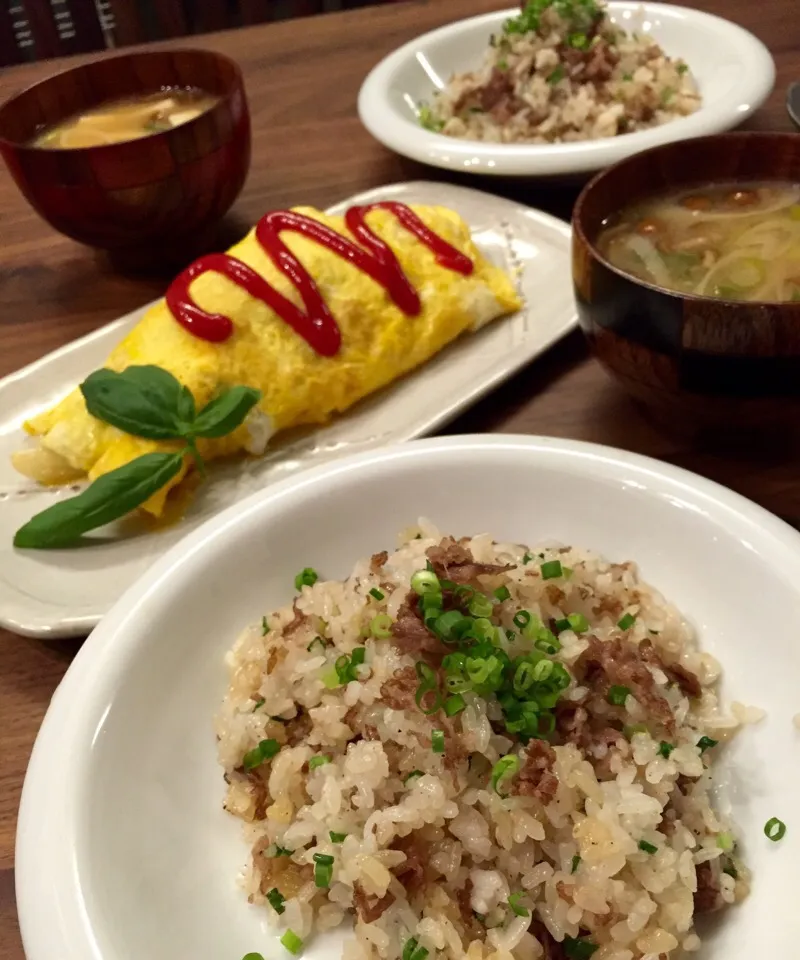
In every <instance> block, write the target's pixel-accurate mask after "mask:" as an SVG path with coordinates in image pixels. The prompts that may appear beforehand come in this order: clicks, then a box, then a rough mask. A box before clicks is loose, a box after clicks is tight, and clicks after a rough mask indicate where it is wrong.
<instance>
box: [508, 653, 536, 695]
mask: <svg viewBox="0 0 800 960" xmlns="http://www.w3.org/2000/svg"><path fill="white" fill-rule="evenodd" d="M537 666H538V664H535V663H531V662H530V660H523V661H522V663H521V664H520V665H519V666H518V667H517V669H516V670H515V671H514V679H513V680H512V681H511V683H512V686H513V688H514V693H516V694H523V693H525V691H526V690H528V689H529V688H530V687H532V686H533V685H534V683H536V677H535V676H534V670H535V669H536V667H537Z"/></svg>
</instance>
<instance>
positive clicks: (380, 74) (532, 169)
mask: <svg viewBox="0 0 800 960" xmlns="http://www.w3.org/2000/svg"><path fill="white" fill-rule="evenodd" d="M774 77H775V67H774V64H773V61H772V58H771V56H770V54H769V52H768V51H767V49H766V48H765V47H764V45H763V44H762V43H761V42H760V41H759V40H757V39H756V38H755V37H754V36H752V35H751V34H749V33H748V32H747V31H745V30H743V29H742V28H741V27H739V26H737V25H735V24H732V23H729V22H728V21H726V20H722V19H721V18H719V17H715V16H712V15H710V14H707V13H703V12H701V11H698V10H691V9H688V8H684V7H673V6H669V5H666V4H660V3H643V4H639V3H635V2H629V0H611V2H609V3H608V4H605V3H603V2H602V0H524V2H523V3H522V4H521V5H520V6H519V7H517V8H510V9H508V10H504V11H500V12H498V13H491V14H486V15H483V16H479V17H473V18H472V19H469V20H463V21H459V22H457V23H453V24H451V25H449V26H444V27H441V28H439V29H438V30H434V31H432V32H431V33H427V34H424V35H423V36H421V37H419V38H418V39H416V40H413V41H411V42H410V43H408V44H406V45H405V46H403V47H401V48H400V49H399V50H397V51H395V52H394V53H393V54H390V55H389V56H388V57H387V58H386V59H385V60H383V61H382V62H381V63H380V64H379V65H378V66H377V67H375V69H374V70H373V71H372V72H371V73H370V75H369V76H368V77H367V79H366V80H365V82H364V84H363V86H362V89H361V92H360V94H359V114H360V117H361V120H362V122H363V123H364V124H365V126H366V127H367V128H368V129H369V130H370V132H371V133H372V134H373V135H374V136H375V137H377V139H379V140H381V141H382V142H383V143H384V144H385V145H386V146H388V147H390V148H391V149H393V150H396V151H397V152H399V153H401V154H404V155H406V156H409V157H412V158H413V159H416V160H421V161H423V162H427V163H431V164H434V165H436V166H441V167H446V168H451V169H459V170H467V171H468V172H471V173H487V174H496V175H535V176H553V175H565V174H573V173H582V172H588V171H593V170H598V169H601V168H602V167H604V166H608V165H610V164H611V163H614V162H616V161H618V160H621V159H623V158H624V157H626V156H629V155H630V154H632V153H636V152H639V151H641V150H645V149H647V148H648V147H654V146H658V145H660V144H663V143H668V142H671V141H673V140H680V139H686V138H688V137H695V136H702V135H707V134H713V133H719V132H721V131H723V130H728V129H730V128H731V127H734V126H736V125H738V124H739V123H741V122H742V121H743V120H744V119H746V117H747V116H749V114H750V113H752V112H753V111H754V110H755V109H757V108H758V107H759V106H760V105H761V103H763V101H764V100H765V99H766V97H767V96H768V94H769V92H770V91H771V89H772V86H773V83H774Z"/></svg>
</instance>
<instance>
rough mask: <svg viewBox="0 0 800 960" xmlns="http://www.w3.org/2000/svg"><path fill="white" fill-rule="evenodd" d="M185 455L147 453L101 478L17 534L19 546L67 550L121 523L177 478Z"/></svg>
mask: <svg viewBox="0 0 800 960" xmlns="http://www.w3.org/2000/svg"><path fill="white" fill-rule="evenodd" d="M182 465H183V453H146V454H144V455H143V456H141V457H137V458H136V459H135V460H131V462H130V463H126V464H125V466H123V467H118V468H117V469H116V470H112V471H111V472H110V473H106V474H103V476H102V477H98V478H97V480H95V481H94V483H92V484H91V486H89V487H88V488H87V489H86V490H84V491H83V493H79V494H78V496H77V497H71V498H70V499H69V500H62V501H61V502H60V503H55V504H53V506H52V507H48V508H47V510H42V512H41V513H37V514H36V516H35V517H32V518H31V519H30V520H29V521H28V522H27V523H26V524H25V525H24V526H22V527H20V528H19V530H17V532H16V534H15V535H14V546H15V547H27V548H29V549H45V548H48V547H50V548H52V547H66V546H69V544H71V543H73V542H74V541H75V540H77V539H78V538H79V537H80V536H82V535H83V534H84V533H87V532H88V531H89V530H94V529H95V528H96V527H102V526H104V525H105V524H107V523H111V521H112V520H118V519H119V518H120V517H124V516H125V514H126V513H130V511H131V510H133V509H134V508H135V507H138V506H140V505H141V504H143V503H144V502H145V500H147V499H149V498H150V497H151V496H152V495H153V494H154V493H156V492H157V491H158V490H160V489H161V488H162V487H163V486H164V484H165V483H168V482H169V481H170V480H172V478H173V477H175V476H177V474H178V472H179V471H180V469H181V466H182Z"/></svg>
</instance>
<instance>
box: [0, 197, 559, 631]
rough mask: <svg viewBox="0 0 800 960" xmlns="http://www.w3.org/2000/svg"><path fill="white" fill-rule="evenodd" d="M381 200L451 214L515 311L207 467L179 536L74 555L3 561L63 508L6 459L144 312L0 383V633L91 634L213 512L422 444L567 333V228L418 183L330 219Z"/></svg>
mask: <svg viewBox="0 0 800 960" xmlns="http://www.w3.org/2000/svg"><path fill="white" fill-rule="evenodd" d="M388 199H393V200H402V201H405V202H406V203H430V204H444V205H445V206H448V207H452V208H453V209H454V210H457V211H458V212H459V213H460V214H461V215H462V216H463V217H464V219H465V220H466V222H467V223H468V224H469V226H470V228H471V229H472V235H473V238H474V240H475V242H476V244H477V245H478V247H479V248H480V249H481V251H482V252H483V253H484V254H485V255H486V256H487V257H489V258H490V259H491V260H492V261H493V262H495V263H497V264H500V265H502V266H504V267H505V268H506V269H507V270H509V272H511V273H512V274H514V275H515V276H516V278H517V282H518V286H519V290H520V293H521V294H522V297H523V300H524V301H525V306H524V307H523V309H522V310H520V311H519V312H518V313H516V314H515V315H514V316H512V317H507V318H505V319H503V320H500V321H498V322H497V323H493V324H489V325H488V326H487V327H485V328H484V329H483V330H481V331H479V332H478V333H475V334H470V335H469V336H464V337H462V338H461V339H460V340H459V341H458V342H457V343H454V344H452V345H451V346H450V347H448V348H447V349H446V350H443V351H442V353H440V354H439V356H437V357H434V358H433V359H432V360H431V361H430V362H428V363H426V364H425V365H424V366H423V367H420V369H418V370H416V371H414V372H413V373H411V374H409V375H408V376H407V377H404V378H403V379H402V380H400V381H398V382H397V383H395V384H393V385H391V386H390V387H388V388H387V389H385V390H381V391H380V392H379V393H377V394H376V395H375V396H373V397H370V398H369V399H367V400H365V401H363V402H362V403H359V404H357V405H356V406H355V407H354V408H353V409H352V410H350V411H348V412H347V413H345V414H344V415H342V416H340V417H337V418H335V419H334V420H333V421H332V422H331V423H330V424H329V425H328V426H325V427H320V428H318V429H314V430H309V431H306V432H304V433H302V434H300V435H296V434H295V435H287V436H284V437H279V438H277V439H276V441H275V443H274V444H271V445H270V449H269V450H268V452H267V454H266V455H265V456H263V457H261V458H259V459H257V460H247V461H245V460H242V459H239V460H236V461H234V462H231V463H229V464H218V463H215V464H212V465H211V470H210V482H209V483H207V484H205V485H204V486H203V488H202V489H201V490H200V491H199V493H198V495H197V496H196V497H195V498H194V500H193V501H192V503H191V505H190V508H189V510H188V511H187V514H186V516H185V517H184V518H183V520H182V521H181V522H180V523H178V524H176V525H174V526H172V527H167V528H165V529H162V530H160V531H158V532H154V533H149V534H145V535H139V536H130V535H127V536H125V535H123V534H122V533H121V532H117V531H115V530H114V528H113V527H111V528H106V529H105V530H104V531H103V532H102V533H99V534H98V535H96V536H95V537H94V543H93V545H92V546H91V547H87V548H81V549H77V550H39V551H37V550H25V551H20V550H15V549H14V548H13V547H12V538H13V535H14V531H15V530H16V529H18V528H19V527H20V526H22V524H23V523H25V522H26V521H27V520H28V519H29V518H30V517H31V516H32V515H33V514H34V513H37V512H38V511H39V510H43V509H44V508H45V507H47V506H49V505H50V504H51V503H53V502H54V501H55V499H56V498H57V497H63V496H65V495H66V496H69V495H71V494H70V491H68V490H67V491H65V490H63V489H61V490H57V489H55V488H44V487H40V486H37V485H34V484H32V483H30V482H27V481H25V480H24V478H22V477H20V475H19V474H18V473H16V471H15V470H14V469H13V467H12V466H11V462H10V457H11V454H12V453H13V452H14V451H15V450H17V449H19V448H20V447H21V446H22V445H23V444H24V442H25V438H24V434H23V432H22V429H21V426H22V423H23V421H24V420H26V419H27V418H28V417H30V416H31V415H32V414H33V413H35V412H37V411H38V410H42V409H47V408H48V407H49V406H50V405H51V404H52V403H53V402H54V401H56V400H58V399H60V397H62V396H63V395H64V394H66V393H67V392H68V391H70V390H71V389H72V388H73V387H74V386H75V384H77V383H79V382H80V381H81V380H82V379H83V378H84V377H85V376H86V375H87V374H88V373H90V372H91V371H92V370H94V369H96V368H97V367H100V366H102V365H103V363H104V362H105V359H106V357H107V356H108V354H109V353H110V351H111V349H112V347H113V346H114V345H115V344H116V343H118V342H119V340H120V339H121V338H122V337H123V336H124V335H125V334H126V333H127V332H128V331H129V330H130V329H131V328H132V327H133V326H134V325H135V324H136V323H138V321H139V320H140V319H141V317H142V314H143V313H144V311H145V310H146V309H147V307H142V309H141V310H136V311H135V312H134V313H131V314H129V315H128V316H127V317H122V319H120V320H117V321H115V322H114V323H112V324H110V325H109V326H107V327H103V328H101V329H100V330H97V331H95V332H94V333H91V334H89V336H87V337H84V338H83V339H82V340H77V341H75V342H74V343H70V344H68V345H67V346H66V347H62V349H61V350H57V351H56V352H55V353H51V354H50V355H49V356H47V357H44V359H42V360H39V361H38V362H37V363H34V364H32V365H31V366H29V367H26V368H25V369H24V370H20V371H19V372H18V373H15V374H12V375H11V376H10V377H7V378H6V379H5V380H3V381H0V626H4V627H7V628H8V629H10V630H13V631H15V632H16V633H23V634H27V635H29V636H43V637H67V636H80V635H81V634H84V633H88V632H89V630H91V629H92V627H94V626H96V624H97V622H98V621H99V620H100V618H101V617H102V616H103V615H104V614H105V613H107V612H108V610H110V609H111V607H112V605H113V604H114V603H115V602H116V601H117V600H118V599H119V597H120V596H121V595H122V593H123V592H124V591H125V590H126V589H127V588H128V587H129V586H130V585H131V584H132V583H133V582H134V581H135V580H136V579H137V578H138V577H140V576H141V575H142V574H143V573H144V572H145V570H147V569H148V567H149V566H150V565H151V564H152V563H153V561H154V560H155V559H156V558H157V557H159V556H161V554H162V553H164V552H165V551H166V550H168V549H169V548H170V547H171V546H172V545H173V544H174V543H176V542H177V541H178V540H179V539H180V538H181V537H182V536H184V535H185V534H186V533H188V532H189V531H191V530H194V529H195V528H196V527H198V526H199V525H200V524H201V523H203V522H204V521H205V520H207V519H208V518H209V517H212V516H214V515H215V514H216V513H219V511H220V510H222V509H223V508H224V507H227V506H229V505H230V504H232V503H236V502H237V500H241V499H242V497H244V496H245V495H246V494H248V493H251V492H252V491H253V490H257V489H259V488H260V487H263V486H266V485H267V484H270V483H274V482H276V481H277V480H280V479H282V478H283V477H286V476H289V475H291V474H294V473H297V472H298V471H299V470H303V469H305V468H306V467H308V466H311V465H313V464H317V463H321V462H323V461H325V460H330V459H333V458H335V457H340V456H342V455H343V454H347V453H355V452H356V451H360V450H370V449H375V448H377V447H382V446H386V444H389V443H397V442H399V441H403V440H409V439H411V438H412V437H419V436H422V435H424V434H426V433H430V432H431V431H433V430H435V429H436V428H437V427H439V426H441V425H442V424H444V423H446V422H447V421H448V420H450V419H452V418H453V417H455V416H456V415H457V414H458V413H460V412H461V411H462V410H464V409H465V408H466V407H468V406H469V405H470V404H471V403H474V402H475V401H476V400H478V399H479V398H480V397H482V396H483V395H484V394H485V393H487V392H488V391H489V390H491V389H493V388H494V387H496V386H498V384H500V383H502V382H503V381H504V380H506V379H507V378H508V377H510V376H511V375H512V374H514V373H516V372H517V371H518V370H520V369H521V368H522V367H524V366H525V364H527V363H530V361H531V360H533V359H534V358H535V357H537V356H538V355H539V354H541V353H542V352H544V351H545V350H546V349H547V348H548V347H550V346H551V345H552V344H553V343H554V342H555V341H556V340H558V339H559V338H560V337H562V336H563V335H564V334H565V333H567V331H568V330H570V329H571V328H572V327H573V326H574V324H575V302H574V299H573V294H572V275H571V269H570V262H571V261H570V228H569V226H568V225H567V224H566V223H564V222H562V221H561V220H557V219H555V217H551V216H549V215H548V214H546V213H540V212H539V211H537V210H531V209H530V207H525V206H521V205H520V204H518V203H514V202H512V201H511V200H504V199H503V198H501V197H493V196H490V195H489V194H486V193H480V192H478V191H476V190H466V189H464V188H463V187H454V186H449V185H448V184H444V183H424V182H422V183H398V184H394V185H393V186H386V187H379V188H377V189H375V190H370V191H368V192H366V193H362V194H359V195H358V196H356V197H351V198H350V199H348V200H345V201H343V202H342V203H340V204H337V205H336V206H335V207H332V208H331V210H330V212H331V213H341V212H342V211H343V210H344V209H346V208H347V207H348V206H351V205H352V204H354V203H356V204H357V203H372V202H373V201H376V200H388ZM534 389H535V385H533V378H532V386H531V390H534Z"/></svg>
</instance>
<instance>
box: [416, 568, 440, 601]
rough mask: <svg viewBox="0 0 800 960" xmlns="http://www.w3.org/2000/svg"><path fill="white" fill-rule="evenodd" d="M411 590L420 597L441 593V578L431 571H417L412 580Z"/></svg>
mask: <svg viewBox="0 0 800 960" xmlns="http://www.w3.org/2000/svg"><path fill="white" fill-rule="evenodd" d="M411 589H412V590H413V591H414V593H416V594H418V595H419V596H420V597H422V596H425V594H430V593H441V592H442V589H441V586H440V584H439V578H438V577H437V576H436V574H435V573H432V572H431V571H430V570H417V572H416V573H415V574H414V576H413V577H412V578H411Z"/></svg>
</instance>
